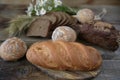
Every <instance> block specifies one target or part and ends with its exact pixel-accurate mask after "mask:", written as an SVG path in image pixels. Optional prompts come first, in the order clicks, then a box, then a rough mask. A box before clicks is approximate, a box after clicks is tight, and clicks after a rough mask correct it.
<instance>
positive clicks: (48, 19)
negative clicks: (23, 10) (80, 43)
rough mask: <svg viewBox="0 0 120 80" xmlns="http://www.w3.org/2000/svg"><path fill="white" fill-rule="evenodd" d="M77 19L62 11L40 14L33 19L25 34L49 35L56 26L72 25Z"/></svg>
mask: <svg viewBox="0 0 120 80" xmlns="http://www.w3.org/2000/svg"><path fill="white" fill-rule="evenodd" d="M76 22H77V19H75V18H73V17H72V16H70V15H69V14H67V13H64V12H50V13H47V14H46V15H43V16H40V17H39V18H37V19H36V20H35V21H33V22H32V23H31V24H30V26H29V28H28V30H27V34H26V35H27V36H31V37H32V36H37V37H51V35H52V32H53V31H54V30H55V29H56V28H57V27H58V26H73V24H74V23H76Z"/></svg>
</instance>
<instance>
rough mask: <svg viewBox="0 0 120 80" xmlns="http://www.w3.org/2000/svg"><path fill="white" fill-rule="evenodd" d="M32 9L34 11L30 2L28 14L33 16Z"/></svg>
mask: <svg viewBox="0 0 120 80" xmlns="http://www.w3.org/2000/svg"><path fill="white" fill-rule="evenodd" d="M32 11H33V5H32V4H31V3H30V4H29V7H28V9H27V11H26V12H27V14H28V16H31V14H32Z"/></svg>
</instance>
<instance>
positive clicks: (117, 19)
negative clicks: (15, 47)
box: [0, 5, 120, 80]
mask: <svg viewBox="0 0 120 80" xmlns="http://www.w3.org/2000/svg"><path fill="white" fill-rule="evenodd" d="M6 6H7V5H6ZM4 7H5V6H0V19H1V23H3V22H4V19H5V20H6V19H8V18H9V19H11V18H12V17H15V16H17V15H21V14H25V10H26V7H25V6H23V7H20V6H12V5H10V6H8V7H6V8H4ZM85 7H86V8H91V9H92V10H94V11H95V12H96V13H99V12H100V11H101V10H102V8H106V9H107V11H108V14H107V15H106V16H105V17H104V20H105V21H108V22H110V23H113V24H114V25H115V27H116V28H117V29H118V30H120V16H119V14H120V7H114V6H82V8H85ZM8 13H9V14H8ZM5 22H7V21H5ZM1 23H0V24H1ZM5 24H6V23H5ZM0 27H1V26H0ZM1 35H2V34H0V36H1ZM1 38H2V39H3V40H5V38H3V37H1ZM1 38H0V39H1ZM22 38H23V39H24V40H26V41H27V42H28V43H31V42H35V41H38V40H41V41H43V40H45V39H43V38H42V39H41V38H36V39H32V40H31V39H30V38H27V37H25V36H22ZM92 46H93V45H92ZM94 47H95V48H97V49H98V50H99V51H100V52H101V55H102V57H103V59H104V61H103V65H102V68H101V73H100V74H99V75H98V76H97V77H96V78H95V79H93V80H120V48H119V49H118V50H117V51H115V52H112V51H108V50H104V49H102V48H99V47H97V46H94ZM8 79H9V80H54V79H52V78H51V77H49V76H47V75H46V74H44V73H42V72H41V71H40V70H39V69H38V68H36V67H35V66H33V65H31V64H30V63H29V62H28V61H27V60H26V59H25V57H24V58H23V59H21V60H19V61H17V62H4V61H3V60H1V59H0V80H8Z"/></svg>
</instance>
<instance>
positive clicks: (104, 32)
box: [78, 21, 120, 51]
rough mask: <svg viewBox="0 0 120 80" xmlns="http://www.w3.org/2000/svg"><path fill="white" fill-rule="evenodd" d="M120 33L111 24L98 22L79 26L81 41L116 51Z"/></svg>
mask: <svg viewBox="0 0 120 80" xmlns="http://www.w3.org/2000/svg"><path fill="white" fill-rule="evenodd" d="M118 36H120V35H119V31H118V30H116V29H115V27H114V26H113V25H111V24H109V23H106V22H101V21H96V22H95V23H94V24H82V25H80V26H79V35H78V37H79V38H80V39H84V40H85V41H88V42H90V43H93V44H96V45H98V46H101V47H102V48H106V49H109V50H113V51H115V50H116V49H117V48H118V47H119V45H118V42H117V40H118Z"/></svg>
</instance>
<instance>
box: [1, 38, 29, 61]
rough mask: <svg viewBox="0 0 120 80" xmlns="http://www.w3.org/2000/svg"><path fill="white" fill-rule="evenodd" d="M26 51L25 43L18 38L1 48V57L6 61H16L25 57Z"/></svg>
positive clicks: (10, 40) (7, 41) (5, 43)
mask: <svg viewBox="0 0 120 80" xmlns="http://www.w3.org/2000/svg"><path fill="white" fill-rule="evenodd" d="M26 50H27V46H26V44H25V42H24V41H22V40H21V39H19V38H16V37H13V38H9V39H7V40H6V41H4V42H3V43H2V44H1V46H0V57H1V58H2V59H3V60H5V61H15V60H18V59H20V58H21V57H23V56H24V55H25V52H26Z"/></svg>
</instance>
